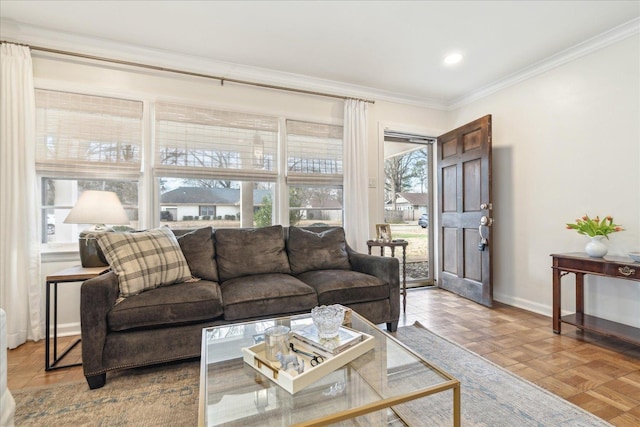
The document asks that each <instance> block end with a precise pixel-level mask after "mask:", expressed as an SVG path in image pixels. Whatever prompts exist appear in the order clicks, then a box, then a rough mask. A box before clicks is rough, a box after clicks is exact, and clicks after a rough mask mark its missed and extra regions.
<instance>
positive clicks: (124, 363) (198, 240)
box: [80, 226, 400, 389]
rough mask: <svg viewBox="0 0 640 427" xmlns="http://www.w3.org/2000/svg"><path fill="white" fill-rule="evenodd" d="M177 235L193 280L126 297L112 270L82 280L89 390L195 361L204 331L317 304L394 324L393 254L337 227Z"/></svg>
mask: <svg viewBox="0 0 640 427" xmlns="http://www.w3.org/2000/svg"><path fill="white" fill-rule="evenodd" d="M176 234H177V232H176ZM177 239H178V243H179V245H180V248H181V249H182V253H183V254H184V257H185V258H186V262H187V263H188V265H189V268H190V272H191V275H192V276H193V277H195V278H198V279H199V280H197V281H187V282H183V283H178V284H172V285H169V286H160V287H157V288H155V289H151V290H146V291H143V292H141V293H138V294H136V295H133V296H129V297H126V298H124V299H123V298H121V295H120V288H119V278H118V276H117V275H116V274H115V273H114V272H112V271H110V272H108V273H105V274H103V275H101V276H99V277H96V278H94V279H91V280H87V281H86V282H84V283H83V285H82V288H81V313H80V314H81V329H82V359H83V369H84V374H85V377H86V379H87V382H88V384H89V387H90V388H91V389H94V388H99V387H102V386H103V385H104V384H105V382H106V373H107V371H111V370H116V369H123V368H131V367H137V366H144V365H151V364H158V363H164V362H168V361H174V360H180V359H188V358H194V357H199V356H200V349H201V342H200V340H201V332H202V328H205V327H209V326H215V325H222V324H228V323H234V322H241V321H246V320H252V319H259V318H269V317H276V316H281V315H289V314H295V313H303V312H308V311H310V310H311V309H312V308H313V307H315V306H317V305H321V304H334V303H340V304H343V305H345V306H347V307H350V308H352V309H354V310H355V311H356V312H358V313H359V314H361V315H362V316H364V317H366V318H367V319H369V320H370V321H372V322H373V323H376V324H379V323H386V326H387V330H389V331H395V330H396V329H397V326H398V319H399V316H400V285H399V267H398V260H397V259H395V258H391V257H388V258H384V257H379V256H372V255H365V254H360V253H357V252H355V251H353V250H352V249H351V248H350V247H349V246H348V245H347V243H346V240H345V235H344V230H343V229H342V228H340V227H313V228H306V229H305V228H296V227H290V228H283V227H281V226H272V227H265V228H257V229H250V228H244V229H243V228H240V229H216V230H215V231H214V230H212V229H211V228H210V227H207V228H202V229H198V230H195V231H192V232H189V233H186V234H184V235H181V236H178V237H177ZM112 267H113V265H112Z"/></svg>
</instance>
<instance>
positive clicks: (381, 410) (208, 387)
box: [198, 312, 460, 427]
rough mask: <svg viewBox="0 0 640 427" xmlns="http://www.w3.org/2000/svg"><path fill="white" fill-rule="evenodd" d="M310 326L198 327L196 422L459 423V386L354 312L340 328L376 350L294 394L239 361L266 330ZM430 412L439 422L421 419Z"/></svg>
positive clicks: (297, 322) (303, 318)
mask: <svg viewBox="0 0 640 427" xmlns="http://www.w3.org/2000/svg"><path fill="white" fill-rule="evenodd" d="M310 323H311V316H310V315H300V316H291V317H281V318H276V319H269V320H260V321H254V322H245V323H237V324H233V325H225V326H217V327H212V328H206V329H203V332H202V358H201V361H200V397H199V410H198V412H199V413H198V419H199V425H201V426H242V427H248V426H290V425H299V426H320V425H329V424H331V425H345V426H346V425H367V426H373V425H384V426H389V425H393V426H396V425H397V426H402V425H435V424H438V425H442V424H443V423H444V424H445V425H446V424H449V425H454V426H459V425H460V382H459V381H458V380H457V379H455V378H453V377H452V376H451V375H449V374H447V373H446V372H444V371H442V370H441V369H439V368H437V367H435V366H433V365H431V364H429V362H428V361H426V360H424V359H423V358H422V357H420V356H419V355H418V354H416V353H414V352H413V351H411V350H410V349H409V348H408V347H406V346H405V345H403V344H402V343H400V342H399V341H398V340H396V339H395V338H393V337H392V336H391V335H389V334H387V333H386V332H384V331H382V330H380V329H379V328H378V327H376V326H375V325H374V324H372V323H370V322H369V321H368V320H366V319H364V318H363V317H361V316H359V315H358V314H357V313H355V312H352V315H351V323H350V324H348V325H347V326H349V327H351V328H352V329H355V330H358V331H361V332H364V333H366V334H369V335H372V336H373V337H374V338H375V347H374V348H373V349H372V350H370V351H368V352H367V353H365V354H363V355H361V356H360V357H357V358H356V359H354V360H352V361H351V362H349V363H348V364H346V365H344V366H343V367H342V368H339V369H337V370H335V371H333V372H330V373H328V374H327V375H325V376H324V377H322V378H321V379H320V380H318V381H316V382H315V383H313V384H311V385H309V386H307V387H306V388H304V389H302V390H300V391H298V392H297V393H295V394H290V393H289V392H287V391H286V390H285V389H283V388H281V387H280V386H278V385H277V384H275V383H274V382H272V381H271V380H269V379H268V378H267V377H265V376H264V375H262V374H261V373H259V372H258V371H256V370H255V369H253V368H252V367H251V366H249V365H248V364H246V363H245V362H244V361H243V359H242V348H243V347H251V346H253V345H255V344H256V343H258V342H260V341H261V340H262V339H263V334H264V330H265V329H267V328H269V327H271V326H276V325H285V326H289V327H290V328H292V329H295V328H296V327H300V326H301V325H307V324H310ZM447 390H451V395H449V394H448V393H443V392H446V391H447ZM433 399H436V400H435V401H433ZM432 407H433V408H436V407H437V408H440V409H443V408H444V409H445V411H444V414H445V416H444V418H443V411H442V410H441V411H439V413H438V414H437V418H434V419H430V418H427V419H425V417H429V416H430V408H432ZM434 412H435V410H434ZM434 416H436V415H435V414H434ZM425 423H426V424H425Z"/></svg>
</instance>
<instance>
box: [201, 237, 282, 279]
mask: <svg viewBox="0 0 640 427" xmlns="http://www.w3.org/2000/svg"><path fill="white" fill-rule="evenodd" d="M214 240H215V246H216V260H217V263H218V276H219V278H220V281H221V282H224V281H225V280H229V279H233V278H235V277H241V276H249V275H253V274H266V273H284V274H291V269H290V268H289V259H288V258H287V252H286V250H285V242H284V233H283V229H282V226H281V225H274V226H271V227H264V228H224V229H220V228H218V229H216V231H215V236H214Z"/></svg>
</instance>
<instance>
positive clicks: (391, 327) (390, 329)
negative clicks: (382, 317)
mask: <svg viewBox="0 0 640 427" xmlns="http://www.w3.org/2000/svg"><path fill="white" fill-rule="evenodd" d="M397 330H398V321H397V320H396V321H395V322H387V331H388V332H395V331H397Z"/></svg>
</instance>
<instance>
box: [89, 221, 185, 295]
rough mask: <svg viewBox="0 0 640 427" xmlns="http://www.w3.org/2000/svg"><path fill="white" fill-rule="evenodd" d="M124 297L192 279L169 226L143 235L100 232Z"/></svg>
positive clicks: (101, 241)
mask: <svg viewBox="0 0 640 427" xmlns="http://www.w3.org/2000/svg"><path fill="white" fill-rule="evenodd" d="M96 238H97V239H98V244H99V245H100V248H101V249H102V252H104V256H105V257H106V259H107V261H108V262H109V266H110V267H111V270H113V272H114V273H115V274H116V276H118V283H119V285H120V294H121V295H122V296H123V297H128V296H131V295H136V294H139V293H140V292H143V291H146V290H149V289H154V288H157V287H158V286H163V285H172V284H174V283H181V282H184V281H187V280H189V279H191V271H190V270H189V265H188V264H187V260H185V258H184V255H183V254H182V250H181V249H180V245H179V244H178V241H177V240H176V236H175V235H174V234H173V232H172V231H171V230H169V229H168V228H166V227H162V228H156V229H153V230H148V231H142V232H140V233H98V234H96Z"/></svg>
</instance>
